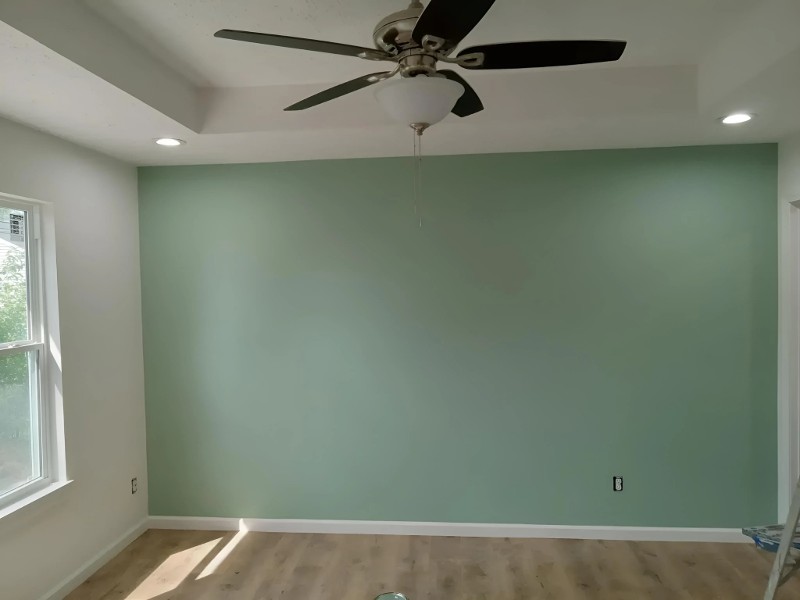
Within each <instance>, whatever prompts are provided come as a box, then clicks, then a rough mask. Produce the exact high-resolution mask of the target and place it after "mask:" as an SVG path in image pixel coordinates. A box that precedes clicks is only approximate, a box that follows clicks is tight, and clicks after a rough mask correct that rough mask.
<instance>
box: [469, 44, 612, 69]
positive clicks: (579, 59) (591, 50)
mask: <svg viewBox="0 0 800 600" xmlns="http://www.w3.org/2000/svg"><path fill="white" fill-rule="evenodd" d="M626 45H627V42H623V41H618V40H565V41H543V42H511V43H508V44H488V45H486V46H473V47H472V48H467V49H466V50H462V51H461V52H459V53H458V56H459V58H460V57H462V56H464V55H466V54H474V53H478V52H479V53H481V54H483V57H484V58H483V63H481V64H478V65H476V64H469V63H465V64H462V66H463V67H464V68H465V69H530V68H534V67H560V66H565V65H583V64H589V63H599V62H611V61H615V60H618V59H619V57H620V56H622V53H623V52H624V51H625V46H626Z"/></svg>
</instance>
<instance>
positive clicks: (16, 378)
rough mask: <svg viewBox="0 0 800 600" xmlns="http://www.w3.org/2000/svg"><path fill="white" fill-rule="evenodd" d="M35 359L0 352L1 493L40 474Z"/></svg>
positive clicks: (25, 354)
mask: <svg viewBox="0 0 800 600" xmlns="http://www.w3.org/2000/svg"><path fill="white" fill-rule="evenodd" d="M36 360H37V352H36V351H35V350H34V351H31V352H20V353H16V354H7V355H5V356H0V496H2V495H3V494H6V493H8V492H10V491H12V490H14V489H16V488H18V487H19V486H21V485H25V484H26V483H29V482H31V481H33V480H34V479H38V478H39V477H41V473H42V469H41V458H40V457H41V449H40V442H39V403H38V397H39V394H38V390H37V389H36V381H37V377H36V376H35V373H36Z"/></svg>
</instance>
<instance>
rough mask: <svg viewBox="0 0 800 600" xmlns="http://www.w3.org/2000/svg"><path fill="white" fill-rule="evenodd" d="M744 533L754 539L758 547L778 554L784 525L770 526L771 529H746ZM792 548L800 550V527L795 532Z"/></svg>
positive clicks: (743, 530)
mask: <svg viewBox="0 0 800 600" xmlns="http://www.w3.org/2000/svg"><path fill="white" fill-rule="evenodd" d="M742 533H743V534H745V535H746V536H747V537H751V538H753V541H754V542H755V543H756V546H758V547H759V548H761V549H762V550H766V551H767V552H777V551H778V546H779V545H780V543H781V535H782V534H783V525H770V526H769V527H745V528H744V529H742ZM792 548H796V549H798V550H800V526H799V527H798V528H797V529H796V530H795V532H794V540H792Z"/></svg>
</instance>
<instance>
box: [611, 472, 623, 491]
mask: <svg viewBox="0 0 800 600" xmlns="http://www.w3.org/2000/svg"><path fill="white" fill-rule="evenodd" d="M612 483H613V485H614V488H613V489H614V491H615V492H621V491H622V475H614V477H612Z"/></svg>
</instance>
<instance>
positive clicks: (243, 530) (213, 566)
mask: <svg viewBox="0 0 800 600" xmlns="http://www.w3.org/2000/svg"><path fill="white" fill-rule="evenodd" d="M247 531H248V529H247V526H246V525H245V523H244V520H243V519H241V520H239V533H237V534H236V535H235V536H233V538H231V541H229V542H228V543H227V544H225V546H224V547H223V548H222V550H220V551H219V552H218V553H217V555H216V556H215V557H214V558H212V559H211V560H210V561H209V563H208V564H207V565H206V566H205V568H204V569H203V570H202V572H201V573H200V575H198V576H197V579H202V578H203V577H208V576H209V575H213V574H214V572H215V571H216V570H217V569H218V568H219V566H220V565H221V564H222V563H223V562H224V561H225V559H226V558H228V556H229V555H230V553H231V552H233V550H234V549H235V548H236V546H238V545H239V542H241V541H242V540H243V539H244V536H246V535H247Z"/></svg>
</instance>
